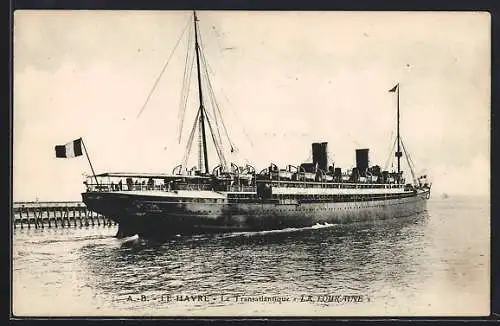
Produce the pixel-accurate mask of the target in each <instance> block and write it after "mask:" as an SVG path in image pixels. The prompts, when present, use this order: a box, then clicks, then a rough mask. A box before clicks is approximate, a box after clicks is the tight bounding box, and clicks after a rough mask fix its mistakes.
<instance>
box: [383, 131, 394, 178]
mask: <svg viewBox="0 0 500 326" xmlns="http://www.w3.org/2000/svg"><path fill="white" fill-rule="evenodd" d="M396 140H397V138H396V139H394V142H393V143H392V147H391V150H390V151H389V157H388V158H387V160H386V162H385V165H384V170H387V168H388V167H389V161H390V160H391V157H392V153H393V152H394V147H396Z"/></svg>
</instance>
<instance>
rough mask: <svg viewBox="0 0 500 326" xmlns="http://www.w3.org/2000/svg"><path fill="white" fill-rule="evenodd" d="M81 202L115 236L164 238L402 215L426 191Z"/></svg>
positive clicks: (417, 207)
mask: <svg viewBox="0 0 500 326" xmlns="http://www.w3.org/2000/svg"><path fill="white" fill-rule="evenodd" d="M82 197H83V201H84V203H85V204H86V206H87V207H88V208H89V209H90V210H92V211H95V212H97V213H99V214H102V215H105V216H107V217H108V218H110V219H112V220H114V221H116V222H117V223H118V224H119V232H118V234H117V236H130V235H134V234H138V235H139V236H142V237H146V238H147V237H151V238H165V237H169V236H172V235H177V234H182V235H186V234H203V233H221V232H241V231H262V230H276V229H284V228H301V227H309V226H313V225H315V224H318V223H320V224H324V223H332V224H333V223H335V224H339V223H350V222H362V221H373V220H383V219H390V218H399V217H407V216H411V215H414V214H416V213H419V212H422V211H424V210H425V209H426V201H427V199H428V197H429V193H428V192H419V193H417V194H415V195H413V196H409V197H404V198H396V199H387V200H369V201H351V202H313V203H310V202H309V203H290V202H288V203H286V202H266V201H259V202H246V203H245V202H234V201H233V202H231V201H228V200H225V199H217V198H215V199H213V200H205V199H202V198H200V199H198V200H194V201H192V202H183V201H181V200H176V199H175V198H171V197H168V196H149V195H147V194H126V193H113V192H109V193H97V192H88V193H83V194H82Z"/></svg>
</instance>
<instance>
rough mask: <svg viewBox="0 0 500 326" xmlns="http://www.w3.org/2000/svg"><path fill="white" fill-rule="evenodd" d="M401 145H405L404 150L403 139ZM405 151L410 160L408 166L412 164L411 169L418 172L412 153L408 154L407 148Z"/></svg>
mask: <svg viewBox="0 0 500 326" xmlns="http://www.w3.org/2000/svg"><path fill="white" fill-rule="evenodd" d="M401 144H402V145H403V148H404V143H403V139H401ZM404 150H405V154H406V156H408V160H409V162H408V165H409V164H410V162H411V166H410V169H413V170H416V165H415V162H414V161H413V158H412V157H411V155H410V152H408V151H407V150H406V148H404Z"/></svg>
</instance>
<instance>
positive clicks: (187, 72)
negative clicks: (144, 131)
mask: <svg viewBox="0 0 500 326" xmlns="http://www.w3.org/2000/svg"><path fill="white" fill-rule="evenodd" d="M189 26H190V28H189V32H188V41H187V49H186V61H185V64H184V74H183V77H182V88H181V98H180V101H179V114H178V116H177V120H178V121H179V125H178V132H179V143H180V142H181V137H182V130H183V128H184V126H183V124H184V116H185V113H186V105H187V98H188V96H189V89H190V87H189V85H190V81H191V72H192V69H193V64H194V55H193V51H190V50H191V43H192V39H193V27H192V25H191V24H189Z"/></svg>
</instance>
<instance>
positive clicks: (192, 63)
mask: <svg viewBox="0 0 500 326" xmlns="http://www.w3.org/2000/svg"><path fill="white" fill-rule="evenodd" d="M193 67H194V55H193V56H192V57H191V67H190V68H189V73H188V81H187V84H188V85H189V84H190V83H191V78H192V77H193ZM190 89H191V88H190V87H189V86H187V88H186V94H185V96H184V101H183V108H182V116H181V118H180V119H181V121H180V130H179V144H180V142H181V138H182V131H183V130H184V119H185V117H186V108H187V102H188V98H189V91H190Z"/></svg>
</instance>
